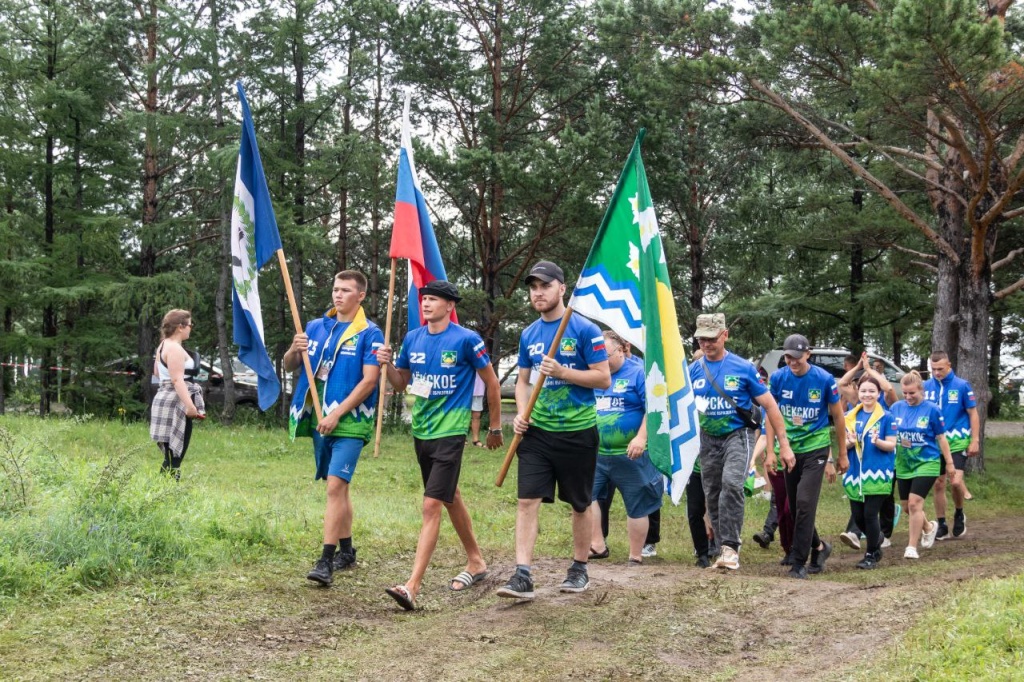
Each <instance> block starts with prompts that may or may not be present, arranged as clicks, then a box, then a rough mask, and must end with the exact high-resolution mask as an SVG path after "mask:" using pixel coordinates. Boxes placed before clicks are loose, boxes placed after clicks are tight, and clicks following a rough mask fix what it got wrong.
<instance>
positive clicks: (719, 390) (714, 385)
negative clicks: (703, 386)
mask: <svg viewBox="0 0 1024 682" xmlns="http://www.w3.org/2000/svg"><path fill="white" fill-rule="evenodd" d="M699 362H700V366H701V367H703V368H704V377H705V378H706V379H707V380H708V381H709V382H711V388H713V389H715V393H717V394H718V395H720V396H722V397H723V398H725V401H726V402H727V403H729V405H730V406H731V407H732V409H734V410H735V409H736V407H737V405H736V401H735V400H733V398H732V396H730V395H729V394H728V393H726V392H725V391H723V390H722V387H721V386H719V385H718V382H717V381H715V378H714V377H713V376H711V370H710V369H708V365H707V363H706V362H704V358H703V357H701V359H700V360H699Z"/></svg>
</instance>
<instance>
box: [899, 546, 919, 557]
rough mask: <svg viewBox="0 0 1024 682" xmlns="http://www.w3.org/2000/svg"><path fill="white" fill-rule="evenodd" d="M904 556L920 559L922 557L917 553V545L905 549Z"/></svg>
mask: <svg viewBox="0 0 1024 682" xmlns="http://www.w3.org/2000/svg"><path fill="white" fill-rule="evenodd" d="M903 558H904V559H920V558H921V557H919V556H918V555H917V548H916V547H907V548H906V549H905V550H904V551H903Z"/></svg>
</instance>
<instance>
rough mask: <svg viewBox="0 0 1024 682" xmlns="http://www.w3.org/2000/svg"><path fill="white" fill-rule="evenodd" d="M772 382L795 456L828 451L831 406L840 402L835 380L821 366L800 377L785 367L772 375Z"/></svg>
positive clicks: (772, 388) (770, 381) (774, 394)
mask: <svg viewBox="0 0 1024 682" xmlns="http://www.w3.org/2000/svg"><path fill="white" fill-rule="evenodd" d="M768 383H769V385H770V386H771V393H772V397H773V398H775V401H776V402H777V403H778V404H779V411H780V412H782V419H783V421H784V422H785V423H786V437H787V438H788V439H789V446H790V448H792V450H793V453H794V454H800V453H803V452H810V451H811V450H818V449H820V448H827V447H828V446H829V443H830V442H831V440H830V439H831V435H830V432H829V424H828V406H829V405H833V404H835V403H838V402H839V387H838V386H837V385H836V380H835V377H833V376H832V375H831V374H829V373H828V372H826V371H825V370H823V369H822V368H821V367H818V366H817V365H809V366H808V369H807V371H806V372H805V373H804V375H803V376H799V377H798V376H797V375H795V374H793V370H791V369H790V368H789V367H783V368H782V369H779V370H776V371H775V373H774V374H772V376H771V379H770V380H769V382H768Z"/></svg>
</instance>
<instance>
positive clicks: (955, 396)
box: [947, 390, 960, 403]
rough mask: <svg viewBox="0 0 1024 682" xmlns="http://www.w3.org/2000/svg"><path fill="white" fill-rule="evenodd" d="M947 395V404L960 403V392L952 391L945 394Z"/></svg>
mask: <svg viewBox="0 0 1024 682" xmlns="http://www.w3.org/2000/svg"><path fill="white" fill-rule="evenodd" d="M947 395H948V396H949V402H951V403H958V402H960V391H956V390H953V391H950V392H949V393H947Z"/></svg>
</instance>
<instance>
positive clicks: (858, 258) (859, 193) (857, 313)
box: [850, 189, 864, 356]
mask: <svg viewBox="0 0 1024 682" xmlns="http://www.w3.org/2000/svg"><path fill="white" fill-rule="evenodd" d="M852 201H853V207H854V210H855V211H856V212H857V213H860V212H861V210H863V208H864V190H861V189H856V190H854V191H853V199H852ZM863 287H864V247H863V246H862V245H861V241H860V240H859V239H857V238H854V239H853V243H852V244H851V245H850V351H851V352H852V353H853V354H854V355H858V356H859V355H860V354H861V353H862V352H864V305H863V304H862V303H861V301H860V291H861V289H862V288H863Z"/></svg>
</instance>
